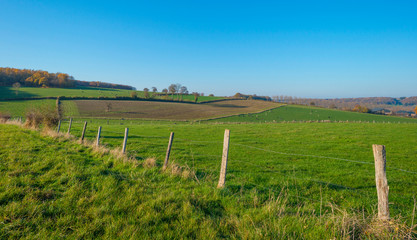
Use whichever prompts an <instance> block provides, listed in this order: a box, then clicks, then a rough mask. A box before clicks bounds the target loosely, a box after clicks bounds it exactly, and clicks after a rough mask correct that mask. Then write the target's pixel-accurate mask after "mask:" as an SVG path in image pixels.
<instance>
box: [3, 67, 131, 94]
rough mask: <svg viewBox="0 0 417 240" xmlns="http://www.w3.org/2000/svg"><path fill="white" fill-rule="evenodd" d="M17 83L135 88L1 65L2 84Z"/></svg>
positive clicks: (65, 74) (67, 86) (62, 86)
mask: <svg viewBox="0 0 417 240" xmlns="http://www.w3.org/2000/svg"><path fill="white" fill-rule="evenodd" d="M16 83H18V84H19V86H26V87H55V88H57V87H59V88H75V87H100V88H115V89H127V90H133V89H134V88H133V87H131V86H127V85H121V84H113V83H104V82H97V81H95V82H87V81H80V80H75V79H74V77H72V76H70V75H68V74H67V73H50V72H47V71H42V70H31V69H17V68H4V67H0V86H7V87H10V86H12V85H13V84H16Z"/></svg>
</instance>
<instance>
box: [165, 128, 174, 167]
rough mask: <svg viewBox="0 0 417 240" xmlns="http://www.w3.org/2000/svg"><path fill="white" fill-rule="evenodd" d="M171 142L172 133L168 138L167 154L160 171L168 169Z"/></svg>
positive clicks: (172, 138)
mask: <svg viewBox="0 0 417 240" xmlns="http://www.w3.org/2000/svg"><path fill="white" fill-rule="evenodd" d="M173 140H174V133H173V132H171V135H170V136H169V142H168V148H167V154H166V156H165V161H164V166H163V167H162V170H165V169H166V168H167V167H168V161H169V154H170V153H171V146H172V141H173Z"/></svg>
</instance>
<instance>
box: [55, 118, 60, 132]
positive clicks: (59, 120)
mask: <svg viewBox="0 0 417 240" xmlns="http://www.w3.org/2000/svg"><path fill="white" fill-rule="evenodd" d="M60 129H61V120H59V122H58V130H57V131H56V132H57V133H59V130H60Z"/></svg>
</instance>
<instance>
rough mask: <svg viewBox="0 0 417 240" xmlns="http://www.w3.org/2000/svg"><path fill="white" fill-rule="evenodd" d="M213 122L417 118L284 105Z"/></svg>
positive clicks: (407, 120) (390, 120) (392, 120)
mask: <svg viewBox="0 0 417 240" xmlns="http://www.w3.org/2000/svg"><path fill="white" fill-rule="evenodd" d="M212 121H215V122H251V123H265V122H283V121H331V122H335V121H366V122H368V121H369V122H373V121H375V122H396V123H397V122H401V123H405V122H409V123H417V119H413V118H405V117H394V116H385V115H376V114H369V113H357V112H347V111H341V110H334V109H327V108H318V107H307V106H298V105H285V106H282V107H280V108H276V109H272V110H269V111H265V112H263V113H259V114H242V115H239V116H230V117H225V118H221V119H215V120H212Z"/></svg>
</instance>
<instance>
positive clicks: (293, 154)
mask: <svg viewBox="0 0 417 240" xmlns="http://www.w3.org/2000/svg"><path fill="white" fill-rule="evenodd" d="M231 145H237V146H242V147H247V148H252V149H256V150H261V151H264V152H271V153H276V154H281V155H288V156H300V157H313V158H322V159H332V160H340V161H345V162H353V163H361V164H367V165H374V163H370V162H364V161H358V160H351V159H346V158H337V157H327V156H318V155H308V154H299V153H285V152H278V151H274V150H269V149H263V148H259V147H253V146H249V145H244V144H239V143H231ZM387 168H388V167H387ZM389 169H393V170H398V171H402V172H407V173H411V174H417V172H414V171H409V170H405V169H401V168H395V167H389Z"/></svg>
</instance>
